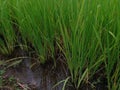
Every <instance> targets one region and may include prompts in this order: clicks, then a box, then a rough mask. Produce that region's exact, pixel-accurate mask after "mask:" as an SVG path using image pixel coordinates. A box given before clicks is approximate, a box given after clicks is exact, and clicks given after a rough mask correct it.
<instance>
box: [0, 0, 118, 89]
mask: <svg viewBox="0 0 120 90" xmlns="http://www.w3.org/2000/svg"><path fill="white" fill-rule="evenodd" d="M119 12H120V2H119V0H104V1H102V0H58V1H57V0H36V1H34V0H28V1H25V0H11V1H8V0H4V1H2V0H0V35H1V36H2V37H3V38H0V52H2V53H5V54H8V53H11V52H12V51H13V49H14V48H13V46H15V42H17V43H18V44H19V45H20V46H22V48H23V46H27V48H28V47H32V48H33V50H35V52H36V53H37V55H38V57H39V60H40V62H41V63H43V64H44V63H45V62H46V61H47V60H48V59H53V61H54V63H56V57H55V55H56V52H55V50H56V45H57V48H58V47H59V49H60V50H61V51H62V53H63V54H64V56H65V59H66V63H67V65H68V68H69V71H70V76H69V77H70V78H69V79H68V78H67V79H66V80H63V81H65V84H64V87H63V89H65V85H67V84H66V83H67V82H68V81H69V80H70V79H71V82H72V84H73V85H74V87H75V88H76V89H77V90H79V88H80V87H81V86H82V85H83V84H89V83H91V84H92V81H90V79H94V75H95V74H96V73H98V72H99V71H100V70H101V69H105V70H103V71H104V74H105V75H104V76H103V77H105V78H107V87H108V89H109V90H119V89H120V85H119V83H120V68H119V65H120V63H119V62H120V61H119V59H120V47H119V44H120V13H119ZM14 24H15V26H17V28H14V27H13V25H14ZM16 31H17V32H19V35H15V34H16ZM16 38H17V39H16ZM16 40H17V41H16ZM23 49H25V48H23ZM99 73H102V72H99ZM98 78H99V77H98ZM63 81H61V82H63ZM95 81H96V80H95Z"/></svg>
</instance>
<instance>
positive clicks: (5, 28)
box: [0, 0, 16, 54]
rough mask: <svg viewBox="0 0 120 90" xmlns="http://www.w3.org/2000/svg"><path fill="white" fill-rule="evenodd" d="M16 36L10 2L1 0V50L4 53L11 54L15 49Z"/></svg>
mask: <svg viewBox="0 0 120 90" xmlns="http://www.w3.org/2000/svg"><path fill="white" fill-rule="evenodd" d="M15 38H16V37H15V33H14V31H13V26H12V20H11V17H10V9H9V2H8V1H7V0H5V1H2V0H0V52H1V53H2V54H10V53H11V52H12V51H13V48H14V45H15V40H16V39H15Z"/></svg>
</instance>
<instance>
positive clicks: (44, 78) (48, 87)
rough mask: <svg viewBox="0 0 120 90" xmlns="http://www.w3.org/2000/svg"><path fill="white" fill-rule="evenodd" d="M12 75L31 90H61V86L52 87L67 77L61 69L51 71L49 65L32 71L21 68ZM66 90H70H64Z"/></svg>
mask: <svg viewBox="0 0 120 90" xmlns="http://www.w3.org/2000/svg"><path fill="white" fill-rule="evenodd" d="M14 74H15V77H16V78H18V79H19V80H20V81H22V82H24V83H26V84H28V85H29V86H30V87H31V88H32V89H31V90H33V89H34V90H62V87H63V84H60V85H58V86H57V87H55V88H53V86H54V85H55V84H56V83H57V82H59V81H61V80H63V79H66V77H67V73H66V72H65V71H63V69H61V68H57V69H52V67H51V66H49V65H48V66H47V67H44V66H38V67H36V68H35V69H33V70H31V69H30V68H28V67H26V68H25V67H22V69H21V68H20V70H18V69H17V70H16V71H15V73H14ZM66 90H70V89H67V88H66Z"/></svg>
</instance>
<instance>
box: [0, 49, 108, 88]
mask: <svg viewBox="0 0 120 90" xmlns="http://www.w3.org/2000/svg"><path fill="white" fill-rule="evenodd" d="M31 56H32V57H36V56H35V55H31ZM14 57H28V58H21V59H22V62H21V63H20V64H18V65H16V66H15V67H10V68H8V69H7V70H6V73H5V75H4V76H6V77H11V76H14V78H15V79H16V80H17V84H20V85H19V86H20V87H21V86H23V87H24V86H25V85H26V86H27V90H62V87H63V83H61V84H59V85H58V86H56V87H55V88H53V86H54V85H55V84H57V83H58V82H60V81H61V80H64V79H66V78H67V77H68V76H70V74H69V70H68V67H67V65H66V62H65V59H64V58H63V57H61V58H57V59H56V67H54V62H53V60H47V62H46V63H45V64H41V63H39V64H38V63H37V64H36V63H35V62H36V61H35V60H34V59H33V58H29V55H28V54H27V52H25V51H22V50H20V49H17V50H16V51H14V52H13V56H12V55H11V56H7V57H2V56H1V59H3V58H4V59H5V58H14ZM33 64H34V65H33ZM31 65H33V66H32V67H31ZM103 71H104V70H103ZM103 71H101V72H99V73H96V74H95V75H94V78H93V79H91V80H90V82H91V83H93V82H94V81H97V79H98V77H101V78H100V79H99V80H100V82H97V83H96V84H94V86H95V87H92V86H91V85H90V84H83V85H81V87H80V88H79V89H78V90H107V87H106V86H107V82H106V81H107V80H106V78H104V76H100V75H102V74H103V73H104V72H103ZM0 90H12V89H11V88H10V87H9V88H7V87H4V88H2V89H1V88H0ZM20 90H24V89H23V88H21V89H20ZM65 90H76V89H75V88H74V86H73V85H72V84H71V83H70V82H69V83H67V85H66V88H65Z"/></svg>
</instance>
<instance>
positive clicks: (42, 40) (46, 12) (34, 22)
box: [13, 0, 56, 63]
mask: <svg viewBox="0 0 120 90" xmlns="http://www.w3.org/2000/svg"><path fill="white" fill-rule="evenodd" d="M13 1H14V0H13ZM49 3H51V4H49ZM14 4H15V7H13V9H14V12H15V17H16V18H15V19H16V20H17V22H18V26H19V32H20V33H21V36H22V43H23V44H25V45H27V42H29V43H31V44H32V46H33V47H34V48H35V51H36V52H37V54H38V56H39V58H40V61H41V62H42V63H44V62H45V60H46V59H47V58H48V57H49V56H50V57H52V58H53V59H54V54H55V53H54V51H55V50H54V43H55V32H56V31H55V29H56V25H55V24H56V23H55V20H54V11H55V8H54V5H53V4H54V3H53V4H52V2H51V1H43V0H37V1H36V2H34V0H31V1H24V0H19V1H18V0H17V1H16V3H14ZM21 12H22V13H21Z"/></svg>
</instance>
